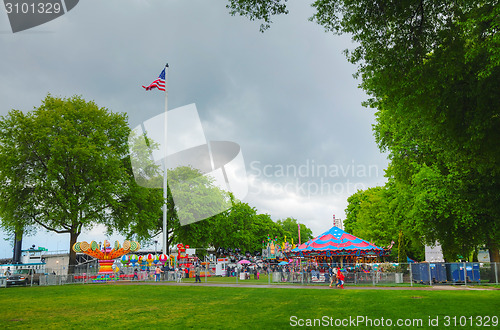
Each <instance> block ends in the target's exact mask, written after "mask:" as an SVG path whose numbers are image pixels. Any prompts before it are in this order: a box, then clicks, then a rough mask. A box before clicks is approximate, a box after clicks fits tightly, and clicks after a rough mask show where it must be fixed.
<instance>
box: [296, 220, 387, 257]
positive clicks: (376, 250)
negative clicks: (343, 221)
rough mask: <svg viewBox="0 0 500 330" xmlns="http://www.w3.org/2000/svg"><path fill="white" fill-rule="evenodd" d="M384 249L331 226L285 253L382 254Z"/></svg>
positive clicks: (304, 254)
mask: <svg viewBox="0 0 500 330" xmlns="http://www.w3.org/2000/svg"><path fill="white" fill-rule="evenodd" d="M383 253H384V249H382V248H380V247H378V246H376V245H374V244H372V243H370V242H367V241H365V240H363V239H361V238H358V237H356V236H354V235H351V234H349V233H346V232H345V231H343V230H342V229H340V228H338V227H332V228H331V229H330V230H328V231H326V232H324V233H323V234H321V235H319V236H318V237H316V238H314V239H312V240H310V241H309V242H307V243H303V244H301V245H299V246H297V247H296V248H295V249H293V250H292V251H291V252H289V253H287V255H288V256H289V257H291V256H301V257H304V256H336V255H338V256H346V255H358V256H361V255H382V254H383Z"/></svg>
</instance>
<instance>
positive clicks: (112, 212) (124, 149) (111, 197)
mask: <svg viewBox="0 0 500 330" xmlns="http://www.w3.org/2000/svg"><path fill="white" fill-rule="evenodd" d="M129 132H130V129H129V127H128V124H127V117H126V115H125V114H118V113H113V112H111V111H109V110H107V109H106V108H99V107H98V106H97V105H96V104H95V103H94V102H91V101H90V102H87V101H85V100H83V99H82V98H81V97H79V96H73V97H71V98H67V99H63V98H59V97H53V96H51V95H47V97H46V98H45V99H44V100H43V102H42V104H41V105H40V106H39V107H38V108H35V109H34V110H33V111H32V112H28V113H26V114H25V113H23V112H21V111H19V110H11V111H10V112H9V113H8V115H7V116H4V117H2V118H1V120H0V216H1V218H2V226H3V227H4V228H7V229H11V230H12V229H13V230H15V231H18V232H19V231H21V232H23V231H27V230H36V228H43V229H46V230H49V231H53V232H56V233H69V234H70V246H72V245H73V244H74V243H75V242H76V240H77V238H78V236H79V235H80V233H81V232H82V230H83V229H84V228H91V227H93V226H94V225H96V224H102V225H105V226H106V228H107V230H108V231H109V232H112V231H113V230H114V229H117V228H118V229H126V228H128V227H129V226H130V224H131V223H134V222H135V223H140V222H141V221H142V220H144V219H147V218H150V217H151V216H153V214H151V213H150V212H149V210H150V207H151V204H152V203H153V204H154V200H152V199H151V198H150V197H151V196H150V195H149V193H150V192H149V191H147V190H145V188H140V187H138V186H137V185H136V184H135V181H134V179H133V176H132V171H131V169H130V162H129V159H128V144H127V138H128V134H129ZM159 201H160V203H161V199H160V200H159ZM156 202H158V199H156ZM142 203H146V204H147V205H141V204H142ZM70 251H71V252H70V271H73V268H72V267H71V266H73V265H75V263H76V258H75V256H76V254H75V253H74V251H72V250H71V249H70Z"/></svg>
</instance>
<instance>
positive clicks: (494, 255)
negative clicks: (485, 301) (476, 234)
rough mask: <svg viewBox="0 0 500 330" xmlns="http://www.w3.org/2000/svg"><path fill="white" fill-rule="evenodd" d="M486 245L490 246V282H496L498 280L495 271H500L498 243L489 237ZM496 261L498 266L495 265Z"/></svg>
mask: <svg viewBox="0 0 500 330" xmlns="http://www.w3.org/2000/svg"><path fill="white" fill-rule="evenodd" d="M486 243H487V244H486V246H487V247H488V250H489V252H490V265H491V266H490V267H491V271H490V283H495V282H496V276H495V271H497V270H499V271H500V254H499V251H498V243H496V242H495V241H493V240H492V239H491V238H490V237H488V239H487V242H486ZM495 263H496V265H497V266H496V267H495Z"/></svg>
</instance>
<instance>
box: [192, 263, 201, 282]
mask: <svg viewBox="0 0 500 330" xmlns="http://www.w3.org/2000/svg"><path fill="white" fill-rule="evenodd" d="M194 275H195V280H194V282H195V283H197V282H198V283H201V278H200V275H201V269H200V265H196V268H195V270H194Z"/></svg>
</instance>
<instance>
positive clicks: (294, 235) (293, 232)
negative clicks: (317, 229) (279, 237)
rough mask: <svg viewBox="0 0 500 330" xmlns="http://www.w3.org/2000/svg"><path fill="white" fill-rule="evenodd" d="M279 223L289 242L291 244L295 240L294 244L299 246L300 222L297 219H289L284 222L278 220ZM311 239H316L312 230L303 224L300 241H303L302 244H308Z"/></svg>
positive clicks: (301, 225)
mask: <svg viewBox="0 0 500 330" xmlns="http://www.w3.org/2000/svg"><path fill="white" fill-rule="evenodd" d="M277 223H278V225H279V226H281V228H282V229H283V231H284V234H285V235H286V238H287V241H288V242H289V243H291V242H292V239H293V243H294V244H296V245H298V244H299V222H298V221H297V219H294V218H290V217H289V218H286V219H284V220H278V221H277ZM283 238H284V237H283ZM311 238H314V236H313V234H312V230H311V229H309V228H308V227H307V226H306V225H304V224H303V223H301V224H300V241H301V243H304V242H307V241H308V240H310V239H311Z"/></svg>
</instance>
